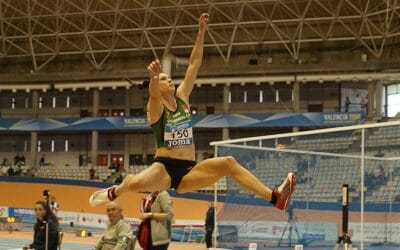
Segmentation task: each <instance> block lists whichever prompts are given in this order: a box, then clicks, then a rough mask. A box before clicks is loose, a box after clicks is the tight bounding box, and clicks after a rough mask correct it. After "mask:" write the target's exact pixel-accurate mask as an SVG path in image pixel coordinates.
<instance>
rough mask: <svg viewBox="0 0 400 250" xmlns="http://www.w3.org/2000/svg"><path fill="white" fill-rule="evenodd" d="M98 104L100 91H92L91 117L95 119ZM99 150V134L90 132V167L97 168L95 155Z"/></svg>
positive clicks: (97, 112)
mask: <svg viewBox="0 0 400 250" xmlns="http://www.w3.org/2000/svg"><path fill="white" fill-rule="evenodd" d="M99 103H100V91H99V90H98V89H93V108H92V117H97V116H98V114H99ZM98 148H99V132H98V131H96V130H94V131H92V152H91V155H90V159H91V163H92V166H97V154H98Z"/></svg>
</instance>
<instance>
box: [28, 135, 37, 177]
mask: <svg viewBox="0 0 400 250" xmlns="http://www.w3.org/2000/svg"><path fill="white" fill-rule="evenodd" d="M37 144H38V139H37V132H36V131H34V132H31V150H30V157H29V158H30V161H31V162H30V166H31V169H36V168H37Z"/></svg>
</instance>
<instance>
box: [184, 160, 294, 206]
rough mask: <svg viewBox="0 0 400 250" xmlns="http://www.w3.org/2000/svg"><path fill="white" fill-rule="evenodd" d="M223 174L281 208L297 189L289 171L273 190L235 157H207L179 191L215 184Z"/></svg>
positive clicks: (186, 176)
mask: <svg viewBox="0 0 400 250" xmlns="http://www.w3.org/2000/svg"><path fill="white" fill-rule="evenodd" d="M223 176H229V177H231V178H232V179H234V180H235V181H236V183H238V184H239V185H240V186H242V187H244V188H245V189H247V190H249V191H251V192H253V193H255V194H257V195H259V196H261V197H263V198H265V199H267V200H269V201H271V202H272V203H273V204H274V205H275V206H276V207H278V208H279V209H286V208H287V206H288V204H289V200H290V197H291V195H292V193H293V191H294V189H295V185H296V178H295V176H294V174H293V173H289V174H288V176H287V177H286V179H285V180H284V181H283V183H282V184H281V185H280V186H279V187H278V188H275V189H273V190H271V189H270V188H268V187H266V186H265V185H264V184H263V183H261V182H260V181H259V180H258V179H257V178H256V177H255V176H254V175H253V174H252V173H250V172H249V171H248V170H247V169H245V168H244V167H242V166H241V165H240V164H239V163H238V162H237V161H236V160H235V159H234V158H233V157H231V156H226V157H218V158H212V159H207V160H204V161H202V162H200V163H199V164H197V165H196V166H195V167H194V168H193V169H192V170H191V171H190V172H189V173H188V174H187V175H185V177H183V179H182V181H181V183H180V184H179V186H178V189H177V191H178V192H182V193H184V192H188V191H193V190H197V189H200V188H202V187H207V186H210V185H212V184H214V183H215V182H216V181H218V180H219V179H220V178H221V177H223Z"/></svg>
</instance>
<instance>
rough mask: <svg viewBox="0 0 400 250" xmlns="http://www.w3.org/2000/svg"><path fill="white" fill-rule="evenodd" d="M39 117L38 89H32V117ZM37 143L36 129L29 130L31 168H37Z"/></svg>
mask: <svg viewBox="0 0 400 250" xmlns="http://www.w3.org/2000/svg"><path fill="white" fill-rule="evenodd" d="M38 117H39V92H38V90H33V91H32V119H37V118H38ZM37 144H38V134H37V132H36V131H34V132H31V148H30V156H29V158H30V165H31V168H32V169H35V168H37Z"/></svg>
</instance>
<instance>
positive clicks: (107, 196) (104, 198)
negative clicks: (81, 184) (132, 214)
mask: <svg viewBox="0 0 400 250" xmlns="http://www.w3.org/2000/svg"><path fill="white" fill-rule="evenodd" d="M116 187H118V185H114V186H112V187H109V188H105V189H102V190H99V191H96V192H94V193H93V194H92V195H91V196H90V198H89V204H90V205H91V206H92V207H95V206H98V205H101V204H104V203H107V202H110V201H113V200H115V199H116V198H117V196H116V195H115V188H116Z"/></svg>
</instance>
